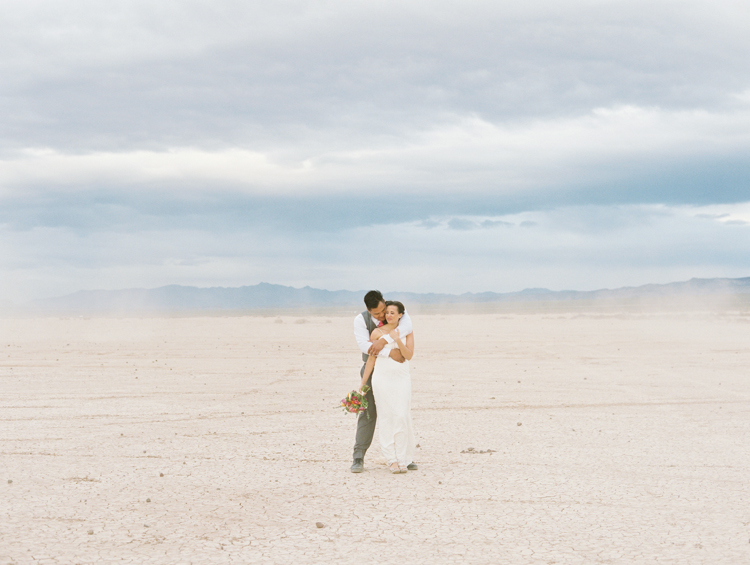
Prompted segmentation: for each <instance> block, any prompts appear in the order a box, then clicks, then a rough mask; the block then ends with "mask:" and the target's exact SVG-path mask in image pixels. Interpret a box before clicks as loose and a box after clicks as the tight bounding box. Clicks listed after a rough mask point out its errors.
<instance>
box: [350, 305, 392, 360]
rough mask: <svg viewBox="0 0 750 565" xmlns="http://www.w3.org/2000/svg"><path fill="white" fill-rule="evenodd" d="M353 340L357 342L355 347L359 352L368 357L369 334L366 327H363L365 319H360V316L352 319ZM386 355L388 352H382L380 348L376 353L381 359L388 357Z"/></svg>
mask: <svg viewBox="0 0 750 565" xmlns="http://www.w3.org/2000/svg"><path fill="white" fill-rule="evenodd" d="M354 339H356V340H357V346H358V347H359V349H360V351H362V353H364V354H365V355H369V354H370V347H372V342H370V332H368V331H367V325H365V319H364V318H363V317H362V314H359V315H358V316H357V317H356V318H354ZM378 341H380V340H378ZM388 354H389V352H388V351H383V350H382V348H381V350H380V351H379V352H378V355H379V356H382V357H388Z"/></svg>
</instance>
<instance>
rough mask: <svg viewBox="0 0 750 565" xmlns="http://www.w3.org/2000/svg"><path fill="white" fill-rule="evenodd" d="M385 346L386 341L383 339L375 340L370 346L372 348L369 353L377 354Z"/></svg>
mask: <svg viewBox="0 0 750 565" xmlns="http://www.w3.org/2000/svg"><path fill="white" fill-rule="evenodd" d="M384 347H385V341H383V340H382V339H378V340H375V342H374V343H373V344H372V345H371V346H370V349H369V350H368V351H367V354H368V355H377V354H378V353H380V352H381V351H382V350H383V348H384Z"/></svg>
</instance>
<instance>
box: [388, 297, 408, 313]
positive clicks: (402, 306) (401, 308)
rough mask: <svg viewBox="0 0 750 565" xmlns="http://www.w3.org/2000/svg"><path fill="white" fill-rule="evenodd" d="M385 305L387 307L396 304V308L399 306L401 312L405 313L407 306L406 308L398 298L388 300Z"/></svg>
mask: <svg viewBox="0 0 750 565" xmlns="http://www.w3.org/2000/svg"><path fill="white" fill-rule="evenodd" d="M385 305H386V307H388V306H395V307H396V308H398V313H399V314H403V313H404V312H406V308H404V305H403V304H401V303H400V302H399V301H398V300H389V301H388V302H386V303H385Z"/></svg>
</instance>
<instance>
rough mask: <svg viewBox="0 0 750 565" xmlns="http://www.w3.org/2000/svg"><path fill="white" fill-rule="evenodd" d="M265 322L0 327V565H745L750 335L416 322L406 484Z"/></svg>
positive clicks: (317, 356) (330, 359)
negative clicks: (364, 446) (357, 452)
mask: <svg viewBox="0 0 750 565" xmlns="http://www.w3.org/2000/svg"><path fill="white" fill-rule="evenodd" d="M281 321H282V323H278V321H277V318H275V317H265V318H263V317H234V318H220V317H213V318H183V319H34V320H1V321H0V324H2V329H1V330H0V348H1V349H0V353H1V354H2V355H1V358H0V395H1V396H0V440H1V443H0V564H5V563H32V562H34V563H38V562H41V563H110V562H111V563H196V564H203V563H280V564H287V563H544V564H550V563H559V564H562V563H639V564H640V563H690V564H694V563H711V564H716V563H737V564H741V563H742V564H744V563H750V543H749V542H750V378H749V377H750V376H749V375H748V366H750V323H748V322H749V321H750V318H748V317H747V316H744V315H740V314H734V315H732V314H731V313H724V314H722V315H711V314H709V313H705V312H704V313H698V314H690V313H683V314H677V313H672V314H659V315H638V314H623V315H619V316H618V315H613V314H607V315H592V316H586V315H584V316H576V315H574V314H564V315H557V314H555V315H542V314H538V315H532V314H529V315H521V314H515V315H498V314H492V315H484V316H483V315H471V316H468V315H467V316H461V315H450V316H445V315H422V316H419V315H417V316H415V325H416V342H417V354H416V357H415V360H414V361H413V365H412V377H413V382H414V402H413V404H414V412H413V417H414V423H415V427H416V429H417V436H418V441H419V443H420V445H421V447H420V448H419V449H418V450H417V451H418V462H419V464H420V470H419V471H416V472H410V473H408V474H407V475H390V474H389V473H388V472H387V470H386V469H385V467H384V465H383V461H382V459H381V457H380V455H379V453H378V449H377V445H376V444H377V440H376V442H375V445H373V448H371V450H370V452H369V453H368V456H367V459H366V472H365V473H363V474H360V475H353V474H351V473H349V471H348V469H349V465H350V462H351V460H350V457H351V447H352V443H353V438H354V425H355V423H354V417H353V416H351V415H346V414H343V413H342V412H340V411H339V410H338V409H337V408H336V405H337V402H338V400H339V399H340V398H341V397H342V396H343V395H344V394H345V393H346V392H347V391H348V390H349V389H351V388H353V386H354V385H355V384H356V383H357V381H358V369H359V360H358V354H357V352H356V346H355V343H354V339H353V337H352V331H351V324H352V319H351V317H330V318H325V317H315V318H307V319H306V323H297V322H299V321H300V320H299V319H298V317H284V318H283V319H282V320H281ZM468 448H474V451H473V452H469V453H464V451H465V450H467V449H468ZM488 449H491V450H494V452H492V453H478V452H479V451H486V450H488ZM161 474H163V476H161ZM8 481H12V483H9V482H8ZM149 500H150V502H149ZM316 522H320V523H322V524H323V525H324V527H322V528H318V527H316ZM89 531H92V532H93V533H92V534H89V533H88V532H89Z"/></svg>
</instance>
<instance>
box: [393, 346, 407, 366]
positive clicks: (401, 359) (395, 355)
mask: <svg viewBox="0 0 750 565" xmlns="http://www.w3.org/2000/svg"><path fill="white" fill-rule="evenodd" d="M389 357H390V358H391V359H393V360H394V361H396V362H397V363H403V362H404V361H406V358H405V357H404V356H403V355H401V352H400V351H399V350H398V349H392V350H391V352H390V354H389Z"/></svg>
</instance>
